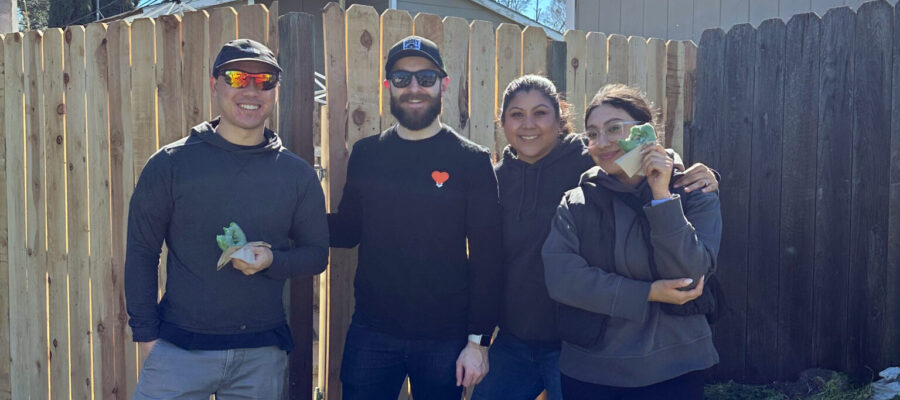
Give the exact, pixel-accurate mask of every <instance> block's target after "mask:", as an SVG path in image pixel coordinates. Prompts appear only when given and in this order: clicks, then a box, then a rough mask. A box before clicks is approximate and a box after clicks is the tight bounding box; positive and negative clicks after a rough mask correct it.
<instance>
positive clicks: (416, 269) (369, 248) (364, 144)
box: [328, 127, 502, 339]
mask: <svg viewBox="0 0 900 400" xmlns="http://www.w3.org/2000/svg"><path fill="white" fill-rule="evenodd" d="M328 217H329V218H328V223H329V228H330V232H331V245H332V246H333V247H347V248H350V247H353V246H356V245H357V244H358V245H359V262H358V268H357V271H356V279H355V281H354V284H355V295H356V312H355V314H354V316H353V318H354V321H355V322H357V323H361V324H364V325H366V326H368V327H370V328H372V329H374V330H377V331H381V332H385V333H388V334H392V335H395V336H399V337H404V338H422V339H445V338H446V339H449V338H459V337H460V336H463V337H464V336H465V335H466V334H491V333H492V331H493V329H494V326H495V325H496V322H497V314H498V311H499V299H500V294H501V292H500V288H501V286H500V285H501V279H502V270H501V261H502V249H501V244H500V207H499V203H498V198H497V179H496V177H495V175H494V171H493V169H492V166H491V158H490V153H489V152H488V151H487V150H486V149H484V148H483V147H481V146H478V145H477V144H474V143H472V142H470V141H469V140H467V139H465V138H463V137H461V136H459V135H458V134H457V133H456V132H454V131H453V130H451V129H450V128H446V127H445V128H444V129H442V130H441V131H440V132H439V133H437V134H436V135H435V136H432V137H430V138H428V139H424V140H417V141H410V140H405V139H402V138H400V137H399V136H398V135H397V132H396V129H395V128H390V129H388V130H386V131H384V132H382V133H381V134H379V135H375V136H370V137H367V138H365V139H362V140H360V141H359V142H357V143H356V144H355V145H354V146H353V152H352V153H351V154H350V161H349V165H348V168H347V183H346V185H345V186H344V194H343V197H342V199H341V203H340V206H339V209H338V213H336V214H329V216H328ZM467 238H468V257H467V256H466V239H467Z"/></svg>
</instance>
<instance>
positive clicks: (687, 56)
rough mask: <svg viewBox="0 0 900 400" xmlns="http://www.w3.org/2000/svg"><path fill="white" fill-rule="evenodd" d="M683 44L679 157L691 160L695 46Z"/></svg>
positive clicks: (695, 69)
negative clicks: (681, 126) (681, 141)
mask: <svg viewBox="0 0 900 400" xmlns="http://www.w3.org/2000/svg"><path fill="white" fill-rule="evenodd" d="M682 43H684V74H683V76H684V81H683V86H682V87H683V88H684V95H683V101H682V103H683V104H684V125H683V127H684V139H683V143H684V144H683V146H684V147H683V148H682V153H681V156H682V158H684V159H685V161H687V160H692V159H693V158H692V157H693V155H692V154H691V140H692V136H693V133H692V131H691V126H692V124H693V122H694V93H695V90H696V87H697V46H696V45H695V44H694V42H692V41H690V40H686V41H683V42H682Z"/></svg>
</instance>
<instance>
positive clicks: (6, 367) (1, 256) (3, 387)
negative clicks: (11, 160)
mask: <svg viewBox="0 0 900 400" xmlns="http://www.w3.org/2000/svg"><path fill="white" fill-rule="evenodd" d="M3 40H4V36H3V35H0V104H2V105H3V109H0V127H3V129H6V108H5V107H6V95H7V94H6V78H5V75H6V73H5V69H6V68H5V56H4V52H5V50H4V48H5V47H4V43H3ZM0 171H3V172H2V173H0V360H12V358H11V357H10V343H12V340H13V338H12V336H11V334H12V332H11V331H10V325H9V317H10V309H9V307H10V303H9V295H10V286H9V242H8V235H7V233H8V229H9V225H8V222H9V220H8V218H7V212H8V210H7V197H8V196H9V193H14V192H8V191H7V188H6V134H5V133H4V134H0ZM11 364H12V362H11V361H10V362H0V397H2V398H4V399H11V398H12V382H11V381H10V367H11Z"/></svg>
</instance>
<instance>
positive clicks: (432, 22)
mask: <svg viewBox="0 0 900 400" xmlns="http://www.w3.org/2000/svg"><path fill="white" fill-rule="evenodd" d="M413 34H414V35H416V36H421V37H423V38H425V39H428V40H431V41H432V42H434V44H436V45H437V46H438V48H439V49H441V52H442V54H443V51H444V24H443V23H442V22H441V17H439V16H437V15H434V14H427V13H418V14H416V16H415V18H413Z"/></svg>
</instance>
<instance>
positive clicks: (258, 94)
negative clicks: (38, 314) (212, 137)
mask: <svg viewBox="0 0 900 400" xmlns="http://www.w3.org/2000/svg"><path fill="white" fill-rule="evenodd" d="M219 70H220V71H224V70H240V71H244V72H249V73H264V72H265V73H275V72H276V71H277V70H276V69H275V67H273V66H271V65H269V64H266V63H262V62H258V61H237V62H233V63H228V64H225V65H224V66H222V67H221V68H220V69H219ZM210 90H211V92H212V98H213V99H215V101H216V104H218V105H219V110H221V114H220V115H221V117H222V118H221V121H220V122H219V127H220V129H221V128H225V129H239V130H243V131H257V130H259V131H261V130H262V129H264V127H265V124H266V120H267V119H268V118H269V116H270V115H272V111H273V110H274V109H275V102H276V101H277V99H278V88H277V87H276V88H274V89H272V90H262V89H260V88H259V87H257V85H256V84H255V83H253V82H251V83H250V84H249V85H247V86H246V87H243V88H234V87H231V85H229V84H228V83H226V81H225V76H224V75H223V74H219V77H218V78H214V79H212V81H211V82H210Z"/></svg>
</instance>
